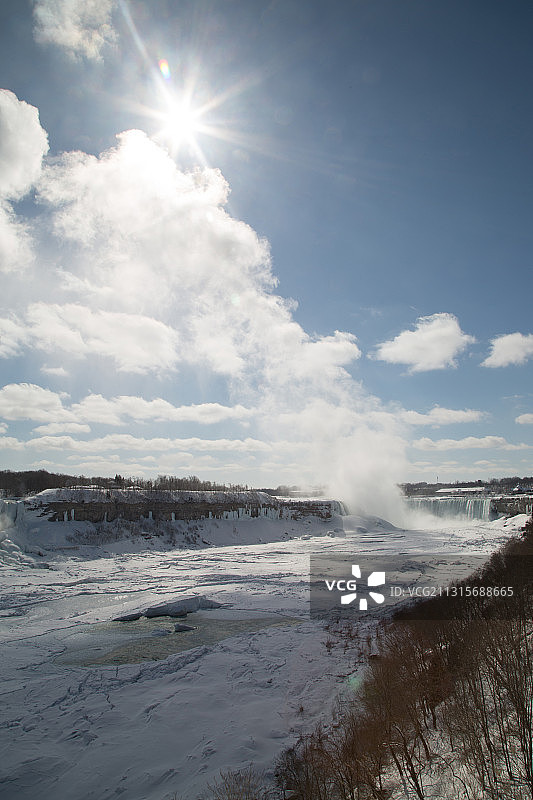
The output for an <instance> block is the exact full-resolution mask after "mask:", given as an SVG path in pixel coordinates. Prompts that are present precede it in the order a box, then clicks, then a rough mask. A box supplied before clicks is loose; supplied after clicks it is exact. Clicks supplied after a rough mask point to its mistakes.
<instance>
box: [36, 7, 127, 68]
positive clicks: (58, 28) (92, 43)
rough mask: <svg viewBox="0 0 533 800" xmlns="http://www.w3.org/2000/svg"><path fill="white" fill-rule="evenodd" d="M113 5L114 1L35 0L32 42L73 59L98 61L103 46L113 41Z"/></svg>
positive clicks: (114, 37)
mask: <svg viewBox="0 0 533 800" xmlns="http://www.w3.org/2000/svg"><path fill="white" fill-rule="evenodd" d="M115 5H116V2H115V0H34V8H33V17H34V23H35V24H34V35H35V39H36V40H37V41H38V42H41V43H43V44H52V45H56V46H57V47H61V48H62V49H64V50H65V52H66V53H68V55H69V56H71V57H74V58H75V57H79V56H83V57H85V58H87V59H92V60H100V59H101V57H102V50H103V49H104V47H105V45H108V44H112V43H113V42H115V40H116V33H115V30H114V28H113V24H112V12H113V9H114V8H115Z"/></svg>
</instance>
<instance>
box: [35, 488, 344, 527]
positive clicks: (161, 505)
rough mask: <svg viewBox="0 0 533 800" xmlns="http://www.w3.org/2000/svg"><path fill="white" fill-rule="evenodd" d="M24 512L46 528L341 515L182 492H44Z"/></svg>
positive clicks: (293, 504) (312, 501)
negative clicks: (78, 523)
mask: <svg viewBox="0 0 533 800" xmlns="http://www.w3.org/2000/svg"><path fill="white" fill-rule="evenodd" d="M24 506H25V507H26V509H27V510H31V511H34V512H38V514H39V516H42V517H45V518H46V519H47V520H49V521H50V522H71V521H86V522H113V521H114V520H117V519H124V520H129V521H136V520H141V519H149V520H154V521H169V522H170V521H178V520H183V521H186V522H189V521H193V520H205V519H234V520H237V519H253V518H258V517H259V518H266V519H274V520H283V519H285V520H301V519H305V518H306V517H315V518H318V519H323V520H329V519H331V518H332V517H333V516H334V515H345V514H346V513H347V511H346V508H345V507H344V505H343V504H342V503H341V502H340V501H339V500H330V499H324V498H288V497H275V496H273V495H269V494H267V493H266V492H256V491H244V492H231V491H226V492H186V491H147V490H143V489H101V488H99V487H95V488H92V487H80V488H72V489H46V490H45V491H44V492H40V493H39V494H36V495H33V496H32V497H29V498H27V499H26V500H25V501H24Z"/></svg>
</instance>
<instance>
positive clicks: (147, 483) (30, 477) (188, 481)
mask: <svg viewBox="0 0 533 800" xmlns="http://www.w3.org/2000/svg"><path fill="white" fill-rule="evenodd" d="M73 486H98V487H101V488H103V489H112V488H119V489H124V488H126V487H129V486H134V487H137V488H139V489H144V490H147V491H160V490H184V491H244V490H246V489H248V487H247V486H242V485H240V484H224V483H214V482H212V481H204V480H201V479H200V478H198V477H197V476H196V475H188V476H187V477H181V478H178V477H175V476H173V475H158V477H157V478H154V479H151V478H138V477H137V478H131V477H129V478H126V477H123V476H122V475H118V474H117V475H115V477H114V478H106V477H102V476H92V477H87V476H85V475H65V474H62V473H52V472H47V471H46V470H44V469H40V470H27V471H23V472H13V471H12V470H2V471H0V492H1V493H2V494H4V496H7V497H24V496H26V495H29V494H37V493H38V492H42V491H44V490H45V489H61V488H65V487H73Z"/></svg>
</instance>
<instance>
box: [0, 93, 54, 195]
mask: <svg viewBox="0 0 533 800" xmlns="http://www.w3.org/2000/svg"><path fill="white" fill-rule="evenodd" d="M47 152H48V137H47V135H46V131H45V130H44V129H43V128H41V124H40V122H39V112H38V110H37V109H36V108H35V107H34V106H30V105H29V104H28V103H25V102H24V100H19V99H18V98H17V96H16V95H14V94H13V92H10V91H8V90H7V89H0V196H1V197H4V198H6V199H10V200H18V199H20V198H21V197H23V196H24V195H25V194H27V192H29V190H30V189H31V188H32V186H33V185H34V184H35V182H36V181H37V179H38V178H39V176H40V174H41V165H42V160H43V156H45V155H46V153H47Z"/></svg>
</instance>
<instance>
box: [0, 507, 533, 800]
mask: <svg viewBox="0 0 533 800" xmlns="http://www.w3.org/2000/svg"><path fill="white" fill-rule="evenodd" d="M10 514H11V517H9V515H8V516H4V523H3V524H4V531H3V534H2V533H0V538H1V537H2V536H5V537H6V538H5V540H4V542H3V543H2V544H0V548H1V550H2V552H3V554H4V559H3V561H4V565H3V566H0V575H1V598H0V641H1V648H2V667H1V670H2V678H3V681H2V686H1V689H0V693H1V703H0V726H1V727H0V730H1V734H0V737H1V738H0V797H1V798H5V799H6V800H7V799H9V800H12V799H13V800H14V799H15V798H16V800H30V798H31V800H35V798H37V797H38V798H39V800H52V798H54V800H62V798H68V800H107V798H116V797H117V796H121V795H123V796H124V797H125V798H128V800H164V799H165V798H172V797H174V795H176V796H177V797H178V798H180V797H181V798H187V800H189V799H191V800H192V799H193V798H196V797H198V796H200V794H201V793H202V792H203V791H204V790H205V789H206V786H207V784H208V783H209V782H210V781H213V779H215V778H216V777H217V775H218V773H219V771H220V770H221V769H222V770H225V769H237V768H242V767H244V766H246V765H248V764H249V763H251V762H253V763H254V764H255V765H256V766H257V767H259V768H263V769H266V770H268V769H269V768H270V767H271V765H272V762H273V760H274V759H275V757H276V756H277V755H278V754H279V753H280V752H281V750H282V749H283V748H284V747H286V746H287V745H289V744H290V743H292V742H293V741H294V739H295V738H296V736H297V735H298V733H299V732H301V731H308V730H310V729H311V728H312V727H313V725H314V724H315V723H316V722H317V721H318V720H319V719H324V718H327V717H328V716H329V714H330V713H333V712H334V709H335V707H336V703H337V699H338V697H339V696H341V697H342V696H343V695H344V694H345V693H346V692H348V691H350V685H351V683H350V677H351V675H352V674H353V673H354V672H355V671H356V670H357V668H358V666H360V665H361V663H362V662H363V661H364V658H365V656H364V654H363V652H362V651H361V648H360V647H359V646H358V645H357V644H354V646H353V648H352V649H350V648H349V649H348V650H347V651H346V652H345V650H344V647H342V646H336V645H335V644H334V642H333V646H332V635H331V631H328V630H326V629H325V627H324V623H322V622H320V621H314V620H311V619H310V618H309V559H310V556H312V555H317V554H335V555H343V554H344V555H346V556H348V557H350V558H352V557H353V556H354V554H357V553H360V552H361V551H368V550H371V551H373V552H377V553H380V554H382V555H383V556H384V557H385V556H394V555H396V554H398V553H400V552H401V553H404V554H409V553H417V554H419V553H422V552H425V553H431V554H439V553H441V554H446V553H459V554H462V557H461V558H460V559H459V561H458V562H457V563H458V569H463V571H464V570H465V569H466V568H467V565H468V561H469V558H470V557H471V556H475V554H479V553H488V552H491V551H493V550H494V549H496V547H497V546H498V545H499V544H500V543H501V542H502V541H504V540H505V539H506V538H508V537H509V536H510V535H511V534H512V533H514V532H516V530H518V528H519V527H521V526H522V525H523V524H524V522H525V516H520V517H515V518H514V519H512V520H509V521H506V520H497V521H495V522H475V521H472V520H468V521H465V522H464V523H462V522H459V521H455V522H453V523H452V522H448V523H447V524H444V523H443V521H442V520H434V521H429V522H426V525H425V527H424V528H419V529H417V530H401V529H398V528H395V527H394V526H392V525H390V524H388V523H386V522H384V521H382V520H379V519H377V518H364V517H356V516H345V517H337V518H335V519H334V520H333V521H330V522H328V523H325V522H323V521H321V520H318V519H314V520H310V521H306V522H294V521H291V522H290V523H287V521H278V522H274V521H272V520H261V519H259V520H239V521H238V522H237V523H233V522H231V521H228V522H227V525H226V521H219V522H218V523H216V525H217V526H218V527H216V526H214V525H213V524H212V523H214V522H215V521H212V520H211V521H209V523H210V527H209V530H208V529H205V530H202V531H201V536H200V539H204V540H205V541H206V542H209V541H210V542H213V541H215V542H217V544H215V545H211V546H205V545H204V547H203V548H200V547H199V546H198V543H197V545H196V546H195V547H194V548H193V549H169V548H168V543H166V544H164V546H163V544H161V543H160V546H159V548H158V543H157V540H154V539H146V538H143V537H140V538H138V539H135V538H134V537H133V538H132V537H131V536H130V537H129V538H128V539H127V541H126V543H125V542H124V541H122V540H114V539H113V537H111V539H110V541H108V542H107V544H106V543H105V541H104V543H100V544H95V543H94V537H93V540H92V544H87V543H85V544H81V545H79V544H72V543H71V544H66V541H67V540H66V538H65V535H66V534H65V532H66V531H68V530H69V529H68V526H69V525H70V524H71V523H48V522H42V521H41V522H39V521H38V520H37V519H36V518H35V519H29V520H28V519H26V520H25V522H24V524H22V523H20V520H19V523H18V524H17V521H16V520H14V519H13V516H14V512H13V510H11V511H10ZM287 525H289V527H287ZM437 526H439V527H437ZM334 528H335V529H337V531H336V533H335V535H334V536H333V535H331V533H332V530H333V529H334ZM328 531H329V535H328ZM288 537H294V538H288ZM260 540H262V541H260ZM243 542H244V543H243ZM68 547H70V548H71V549H66V548H68ZM72 548H77V549H72ZM23 550H25V551H26V552H25V553H23V552H22V551H23ZM27 551H32V553H30V554H28V552H27ZM38 552H40V553H42V555H37V553H38ZM433 560H434V561H435V562H436V561H437V560H438V559H433ZM428 561H431V558H428ZM1 563H2V562H1V561H0V564H1ZM428 566H431V565H428ZM191 595H202V596H205V597H206V598H208V599H209V600H213V601H216V602H217V603H221V604H222V607H221V608H216V609H204V610H199V611H196V612H193V613H189V614H188V616H187V617H186V618H185V619H178V620H177V619H174V618H173V619H170V618H169V617H155V618H154V617H150V618H149V619H146V618H145V617H142V618H141V619H139V620H136V621H132V622H113V621H112V620H113V619H114V618H115V617H117V616H120V615H124V614H127V613H130V612H137V611H143V612H144V611H146V610H147V609H149V608H151V607H153V606H157V605H160V604H162V603H165V602H169V601H174V600H177V599H179V598H181V597H189V596H191ZM176 623H185V624H186V625H187V626H190V627H191V628H193V630H192V631H182V632H175V631H174V625H175V624H176ZM187 637H188V638H187ZM334 638H335V637H333V640H334ZM169 653H170V654H169ZM165 656H166V657H165ZM154 658H158V659H159V660H141V659H154ZM128 662H129V663H128ZM131 662H136V663H131Z"/></svg>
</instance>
